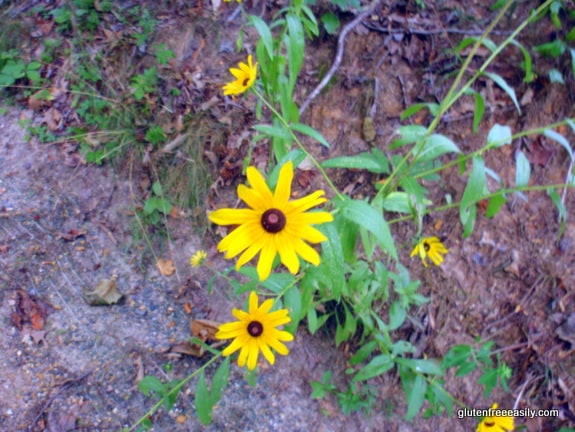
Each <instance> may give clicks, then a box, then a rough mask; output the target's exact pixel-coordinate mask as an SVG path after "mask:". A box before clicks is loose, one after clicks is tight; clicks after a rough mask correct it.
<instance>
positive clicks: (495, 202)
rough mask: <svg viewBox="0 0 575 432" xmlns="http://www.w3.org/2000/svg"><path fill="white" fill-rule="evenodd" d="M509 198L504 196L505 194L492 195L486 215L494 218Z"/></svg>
mask: <svg viewBox="0 0 575 432" xmlns="http://www.w3.org/2000/svg"><path fill="white" fill-rule="evenodd" d="M506 202H507V200H506V199H505V197H504V196H503V194H502V193H501V194H497V195H494V196H493V197H491V199H490V200H489V203H488V204H487V209H486V210H485V217H488V218H492V217H493V216H495V215H496V214H497V213H499V210H500V209H501V206H502V205H503V204H505V203H506Z"/></svg>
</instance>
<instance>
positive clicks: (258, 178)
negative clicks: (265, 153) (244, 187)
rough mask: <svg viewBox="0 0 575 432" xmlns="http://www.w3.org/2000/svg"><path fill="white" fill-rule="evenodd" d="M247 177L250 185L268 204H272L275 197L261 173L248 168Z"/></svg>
mask: <svg viewBox="0 0 575 432" xmlns="http://www.w3.org/2000/svg"><path fill="white" fill-rule="evenodd" d="M246 175H247V177H248V181H249V182H250V185H251V186H252V188H254V189H255V190H256V192H257V193H258V194H260V196H261V197H262V199H264V200H265V202H266V203H272V202H273V195H272V193H271V191H270V188H269V187H268V185H267V184H266V181H265V179H264V178H263V176H262V175H261V174H260V172H259V171H258V170H257V169H255V168H254V167H248V169H247V171H246Z"/></svg>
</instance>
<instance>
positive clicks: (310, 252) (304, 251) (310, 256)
mask: <svg viewBox="0 0 575 432" xmlns="http://www.w3.org/2000/svg"><path fill="white" fill-rule="evenodd" d="M295 250H296V252H297V254H298V255H299V256H300V257H302V258H303V259H304V260H306V261H307V262H309V263H311V264H313V265H314V266H317V265H319V263H320V262H321V258H320V257H319V254H318V253H317V252H316V251H315V249H313V248H312V247H311V246H309V245H308V244H307V243H304V242H303V241H302V240H300V239H297V241H296V242H295Z"/></svg>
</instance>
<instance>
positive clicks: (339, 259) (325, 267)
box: [318, 224, 347, 300]
mask: <svg viewBox="0 0 575 432" xmlns="http://www.w3.org/2000/svg"><path fill="white" fill-rule="evenodd" d="M318 229H319V230H320V231H321V232H322V233H323V234H324V235H325V236H326V237H327V241H326V242H323V243H322V251H321V257H322V263H321V266H320V268H319V271H320V272H321V273H322V277H323V282H324V284H326V285H327V288H328V289H329V291H330V293H329V295H330V297H332V298H333V299H334V300H339V299H340V297H341V295H342V293H346V290H347V287H346V280H345V269H344V267H343V265H342V263H343V262H344V260H343V249H342V247H341V241H340V239H339V235H338V232H337V230H336V229H335V226H334V224H323V225H321V226H320V227H318Z"/></svg>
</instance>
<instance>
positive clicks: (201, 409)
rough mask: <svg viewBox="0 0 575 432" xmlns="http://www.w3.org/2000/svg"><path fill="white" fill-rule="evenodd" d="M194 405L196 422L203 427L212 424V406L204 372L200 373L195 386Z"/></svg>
mask: <svg viewBox="0 0 575 432" xmlns="http://www.w3.org/2000/svg"><path fill="white" fill-rule="evenodd" d="M194 404H195V406H196V414H197V416H198V420H199V421H200V423H201V424H203V425H204V426H207V425H209V424H210V423H211V422H212V408H213V407H212V404H211V400H210V393H209V392H208V388H207V386H206V376H205V375H204V371H203V370H202V371H201V372H200V376H199V377H198V382H197V384H196V395H195V398H194Z"/></svg>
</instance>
